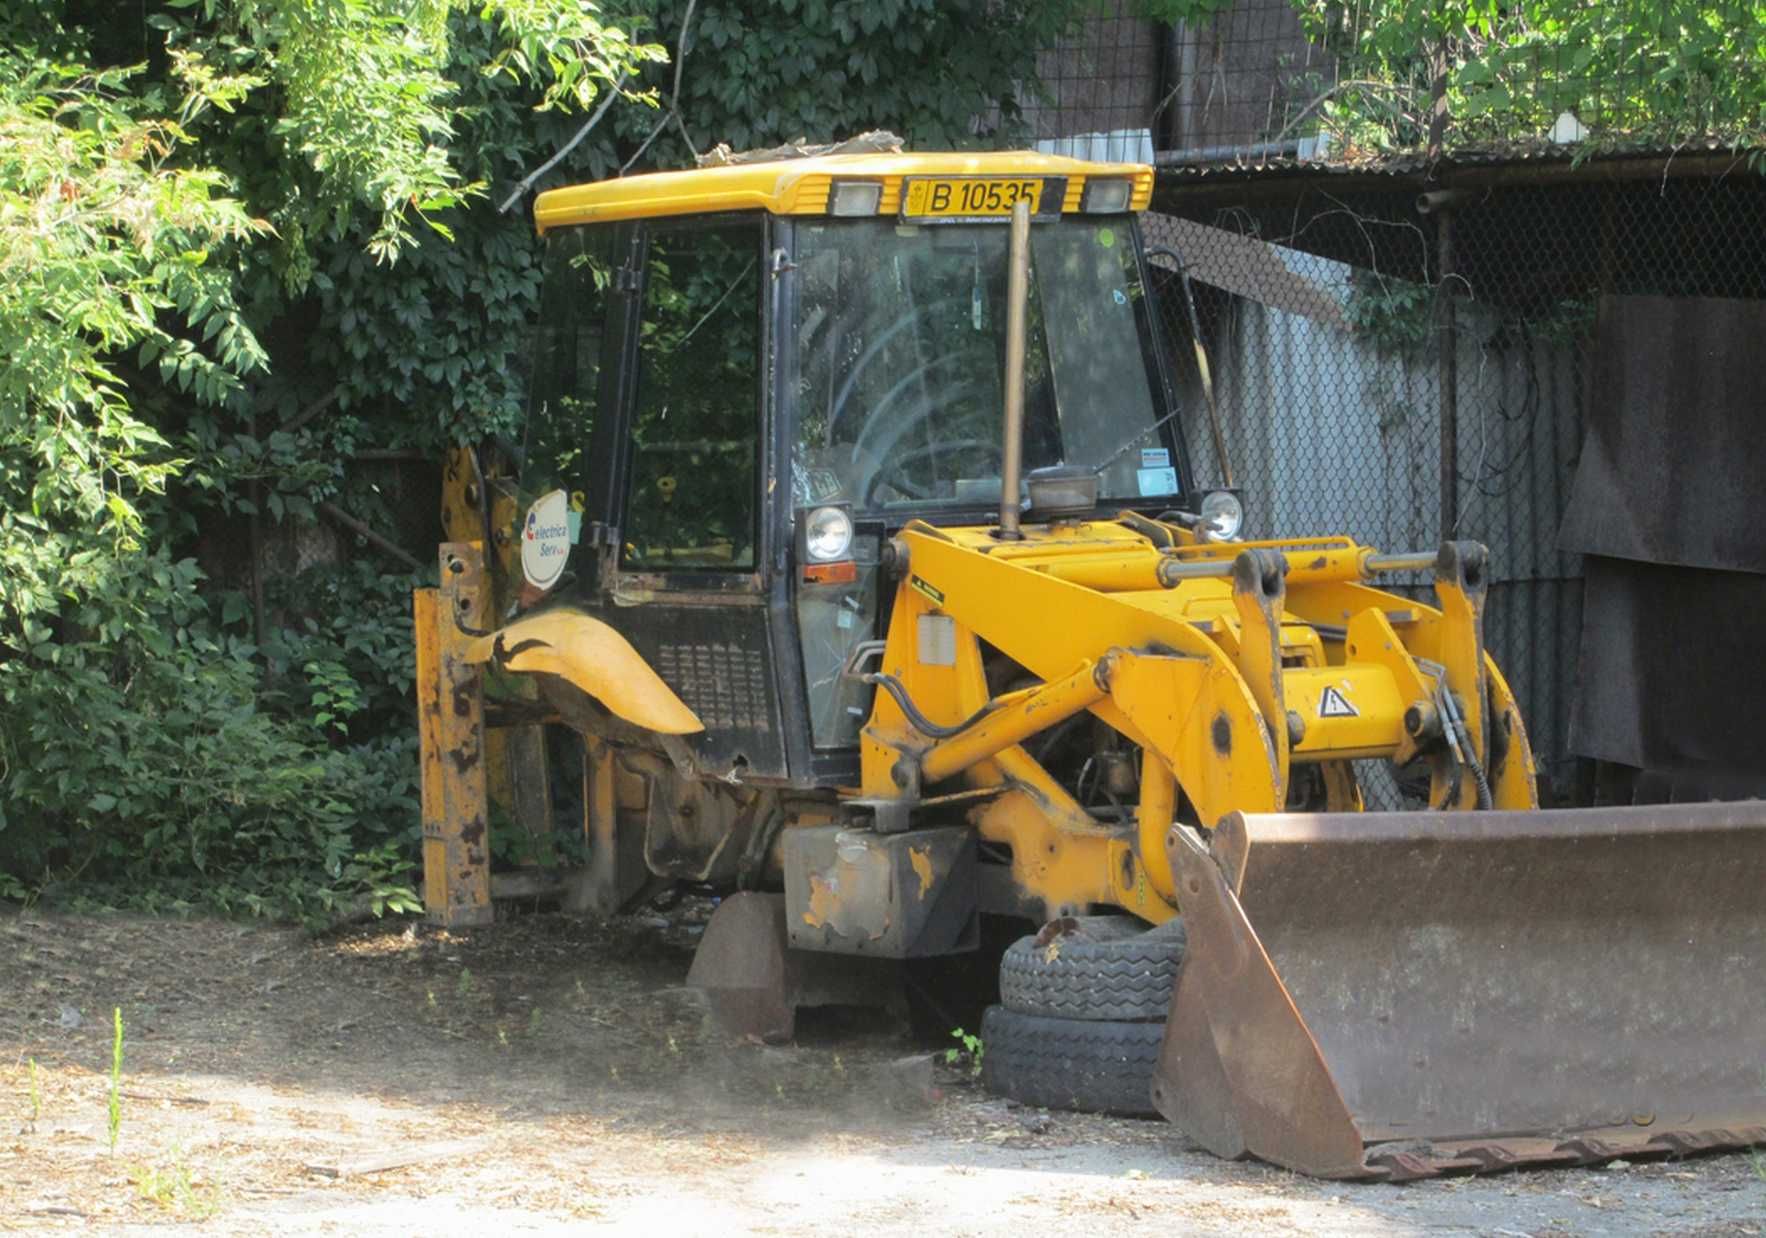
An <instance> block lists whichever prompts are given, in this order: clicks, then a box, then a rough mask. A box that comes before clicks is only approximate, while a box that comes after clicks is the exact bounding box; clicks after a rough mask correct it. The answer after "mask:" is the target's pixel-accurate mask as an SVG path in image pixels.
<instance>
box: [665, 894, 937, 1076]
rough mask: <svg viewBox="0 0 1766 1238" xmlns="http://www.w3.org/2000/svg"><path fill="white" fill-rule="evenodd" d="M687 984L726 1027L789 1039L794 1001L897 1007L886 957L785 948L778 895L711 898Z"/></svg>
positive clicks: (773, 1038)
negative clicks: (714, 907)
mask: <svg viewBox="0 0 1766 1238" xmlns="http://www.w3.org/2000/svg"><path fill="white" fill-rule="evenodd" d="M687 987H688V988H690V989H697V990H699V991H700V992H701V993H703V994H704V995H705V1000H706V1005H707V1007H708V1008H709V1010H710V1013H711V1017H712V1019H713V1021H714V1022H716V1024H717V1025H718V1027H719V1028H720V1029H721V1030H723V1031H724V1032H725V1033H726V1034H728V1035H731V1036H741V1037H752V1038H754V1039H757V1040H764V1041H768V1042H769V1043H776V1042H779V1041H786V1040H790V1039H791V1036H792V1034H793V1032H794V1031H795V1030H796V1026H797V1011H798V1009H799V1008H800V1007H804V1006H833V1005H851V1006H888V1007H891V1008H897V1009H904V1007H903V1006H902V999H901V993H900V983H899V977H898V975H897V974H896V972H895V971H894V970H893V965H892V964H890V963H888V962H886V961H884V960H875V959H854V958H850V957H843V956H839V955H830V954H813V953H810V952H808V951H804V950H792V949H790V948H788V947H787V945H786V935H785V896H784V895H782V894H760V893H754V892H751V891H744V892H742V893H738V894H732V895H730V896H729V897H728V898H726V899H724V900H723V901H722V902H721V903H719V904H718V908H717V910H716V911H715V912H713V913H712V917H711V922H710V923H709V924H707V925H706V926H705V936H704V937H702V938H701V939H700V941H699V949H698V950H697V951H695V952H694V954H693V966H692V967H691V968H690V969H689V970H688V972H687Z"/></svg>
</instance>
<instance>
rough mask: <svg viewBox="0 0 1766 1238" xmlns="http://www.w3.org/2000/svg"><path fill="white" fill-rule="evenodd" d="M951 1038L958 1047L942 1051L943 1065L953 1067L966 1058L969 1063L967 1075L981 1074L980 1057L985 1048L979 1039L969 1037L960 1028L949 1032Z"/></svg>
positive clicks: (969, 1035) (972, 1036) (977, 1037)
mask: <svg viewBox="0 0 1766 1238" xmlns="http://www.w3.org/2000/svg"><path fill="white" fill-rule="evenodd" d="M951 1036H952V1037H954V1038H955V1039H956V1041H957V1046H958V1047H956V1048H954V1049H946V1050H945V1051H944V1064H945V1065H946V1066H955V1065H956V1064H957V1063H958V1062H961V1061H962V1060H963V1059H964V1058H967V1059H968V1061H969V1073H970V1074H971V1075H979V1074H980V1073H981V1055H982V1054H983V1053H984V1052H986V1046H984V1045H983V1044H982V1043H981V1037H979V1036H975V1035H971V1034H970V1033H968V1032H965V1031H964V1030H963V1029H962V1028H960V1027H959V1028H953V1029H952V1030H951Z"/></svg>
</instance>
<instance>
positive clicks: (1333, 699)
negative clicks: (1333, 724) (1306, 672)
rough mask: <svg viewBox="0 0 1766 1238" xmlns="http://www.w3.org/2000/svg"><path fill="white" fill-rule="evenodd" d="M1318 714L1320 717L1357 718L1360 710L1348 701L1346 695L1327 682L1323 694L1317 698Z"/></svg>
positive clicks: (1359, 715)
mask: <svg viewBox="0 0 1766 1238" xmlns="http://www.w3.org/2000/svg"><path fill="white" fill-rule="evenodd" d="M1318 716H1319V717H1321V718H1359V717H1361V711H1360V710H1359V709H1357V708H1355V706H1353V705H1351V704H1350V703H1349V698H1348V697H1346V696H1344V695H1343V694H1342V693H1341V692H1339V691H1337V690H1336V689H1335V688H1333V687H1331V686H1330V685H1328V684H1327V685H1325V690H1324V695H1323V696H1321V697H1319V698H1318Z"/></svg>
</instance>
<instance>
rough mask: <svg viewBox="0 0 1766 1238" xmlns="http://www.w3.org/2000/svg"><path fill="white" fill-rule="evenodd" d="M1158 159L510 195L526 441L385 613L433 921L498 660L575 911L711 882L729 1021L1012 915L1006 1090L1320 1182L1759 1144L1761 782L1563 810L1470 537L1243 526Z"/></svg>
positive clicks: (884, 162) (959, 945) (458, 857)
mask: <svg viewBox="0 0 1766 1238" xmlns="http://www.w3.org/2000/svg"><path fill="white" fill-rule="evenodd" d="M1152 184H1153V174H1152V171H1151V169H1149V168H1147V167H1143V166H1136V165H1119V164H1106V163H1089V162H1080V161H1075V160H1070V159H1064V158H1058V157H1053V156H1044V155H1038V154H1030V153H993V154H901V153H892V152H888V151H882V152H878V151H870V152H866V153H834V154H823V155H814V156H810V157H803V158H795V159H775V160H771V161H762V162H752V163H743V162H737V163H733V164H730V165H727V166H719V167H706V168H700V169H697V170H691V171H681V172H666V173H657V174H651V175H642V176H634V177H629V178H626V179H621V180H613V181H606V182H601V183H596V184H588V185H582V186H577V187H572V188H565V189H558V190H553V191H551V192H548V193H545V194H542V195H541V196H540V197H539V199H538V200H537V203H536V206H535V219H536V222H537V225H538V228H539V230H540V231H541V233H542V234H543V235H544V238H545V251H544V252H545V257H544V270H543V276H544V280H545V284H544V292H543V311H542V313H543V318H542V321H541V323H540V326H539V349H538V353H537V356H536V359H535V370H534V374H533V390H532V399H531V405H530V412H529V424H528V427H527V431H526V438H525V442H524V443H522V444H520V445H519V446H517V445H515V444H505V445H504V446H503V447H502V448H501V449H499V450H494V451H493V450H486V451H484V452H481V453H470V454H468V455H464V456H462V457H460V458H459V459H457V460H456V461H455V462H454V465H453V469H454V474H455V477H454V480H455V485H454V487H453V489H452V490H451V491H450V495H451V497H450V500H449V509H448V512H447V516H448V521H449V527H450V529H451V530H452V533H451V537H452V538H453V540H451V541H450V542H449V543H448V544H447V545H446V546H444V547H443V550H442V561H443V566H444V572H443V584H442V587H441V590H440V592H439V594H434V595H431V596H429V597H428V598H420V599H419V603H420V604H419V629H420V630H419V636H420V646H421V648H422V651H423V663H422V668H421V669H420V676H421V678H422V684H421V686H422V688H423V691H424V695H425V729H424V737H425V778H424V784H425V793H426V795H425V803H426V810H425V816H426V826H425V829H426V843H425V847H426V854H425V860H426V897H427V899H428V901H429V903H430V906H431V909H432V910H433V911H435V912H436V914H438V915H441V916H443V917H444V918H445V917H447V916H449V915H450V914H464V912H463V910H462V909H465V910H471V909H472V908H475V907H476V908H478V909H479V910H482V909H483V908H484V907H485V906H486V895H485V889H486V888H487V887H486V886H485V884H484V883H485V881H486V878H485V877H484V872H485V870H486V869H487V867H488V865H487V864H486V850H485V848H486V840H485V832H486V817H485V816H484V812H483V809H482V803H481V801H482V797H483V794H484V790H483V788H484V785H485V784H484V781H483V779H484V777H485V775H484V773H483V766H484V764H485V762H484V761H482V760H481V757H483V756H484V755H485V753H486V751H487V750H488V746H492V745H493V741H492V740H487V739H486V738H485V734H484V730H483V717H482V710H483V709H484V708H485V706H484V705H483V704H482V701H481V698H480V696H479V695H478V693H479V686H478V685H479V682H480V679H483V680H484V681H485V682H488V683H489V684H490V685H491V689H490V700H491V704H490V707H489V708H490V709H491V712H492V713H493V714H502V715H506V716H509V717H513V718H516V719H517V720H521V719H525V720H527V721H528V722H530V723H531V722H533V721H536V720H546V721H552V722H562V723H565V724H568V726H569V727H570V728H573V729H574V730H575V731H576V732H578V733H580V735H581V736H582V738H583V742H584V746H585V749H586V752H587V754H588V755H587V758H586V760H585V776H584V779H583V781H582V801H583V808H584V820H585V822H586V825H585V846H586V848H587V852H588V866H587V870H586V871H587V873H588V876H587V878H586V881H587V882H588V886H587V893H586V894H583V895H582V897H581V899H580V900H579V901H580V903H581V905H584V906H589V907H594V908H598V909H601V910H608V911H610V910H615V909H617V908H618V907H620V906H622V905H625V904H627V903H629V902H630V901H631V900H632V899H634V898H638V897H641V896H642V895H643V893H644V892H645V891H646V890H648V889H653V888H654V884H655V883H656V882H659V881H662V882H684V883H690V884H692V885H695V886H697V887H700V888H706V889H710V890H713V891H716V892H718V893H720V894H721V895H723V896H724V897H723V899H722V902H721V904H720V905H719V907H718V909H717V912H716V914H715V915H714V917H713V919H712V921H711V923H710V925H709V926H708V928H707V931H706V935H705V940H704V943H703V945H702V947H701V949H700V952H699V954H698V956H697V958H696V959H695V962H694V966H693V972H692V976H691V978H690V983H692V984H694V985H696V986H697V987H700V988H702V989H703V990H704V991H705V992H706V994H707V997H708V999H709V1002H710V1005H711V1008H712V1010H713V1011H714V1013H716V1014H717V1015H718V1016H719V1017H720V1018H721V1019H722V1020H724V1022H725V1023H726V1024H728V1025H729V1026H731V1027H732V1028H734V1029H736V1030H740V1031H746V1032H749V1033H751V1034H755V1035H759V1036H763V1037H773V1036H789V1035H790V1034H791V1028H792V1019H793V1016H794V1011H795V1009H796V1008H797V1007H798V1006H800V1005H806V1004H811V1003H814V1002H818V1001H829V1000H853V999H854V998H855V996H862V993H863V991H864V990H865V989H866V987H867V986H872V985H876V984H881V983H884V982H886V978H887V975H888V969H890V968H891V967H893V966H895V965H896V961H898V960H904V959H917V958H926V957H932V956H940V955H948V954H953V953H957V952H962V951H965V950H972V949H974V948H975V947H976V944H977V941H978V936H979V933H978V926H979V924H980V921H981V917H983V916H984V915H986V916H994V915H998V916H1018V917H1021V918H1023V919H1024V920H1026V921H1028V922H1029V925H1030V927H1033V928H1035V927H1038V926H1040V928H1039V931H1038V932H1036V933H1035V934H1034V935H1033V936H1027V937H1026V938H1025V939H1024V940H1023V941H1021V942H1018V943H1016V944H1015V945H1014V946H1013V947H1012V949H1010V950H1008V951H1007V956H1006V959H1005V962H1004V963H1003V964H1002V973H1001V989H1002V994H1003V997H1004V1002H1003V1004H1002V1005H1001V1006H1000V1007H999V1008H998V1009H999V1013H998V1014H997V1016H996V1015H994V1014H992V1013H991V1012H990V1022H991V1027H990V1028H989V1031H988V1033H987V1049H986V1059H985V1060H986V1061H988V1062H990V1063H992V1062H997V1065H994V1066H991V1067H990V1071H991V1075H990V1079H991V1081H992V1082H993V1083H994V1084H995V1085H996V1086H998V1087H1000V1088H1001V1089H1002V1090H1004V1091H1006V1092H1007V1093H1008V1094H1012V1095H1018V1096H1020V1097H1023V1098H1029V1099H1032V1100H1038V1099H1052V1100H1053V1101H1054V1103H1061V1100H1062V1099H1063V1097H1065V1098H1066V1099H1068V1100H1071V1101H1073V1102H1074V1103H1078V1104H1080V1105H1082V1106H1085V1105H1087V1104H1089V1105H1090V1106H1091V1107H1098V1108H1117V1109H1124V1110H1128V1111H1134V1110H1135V1109H1136V1108H1137V1106H1138V1107H1139V1108H1142V1109H1149V1110H1150V1109H1154V1108H1156V1109H1157V1111H1158V1112H1160V1113H1163V1114H1164V1115H1165V1116H1166V1117H1167V1118H1169V1119H1170V1120H1171V1121H1172V1122H1174V1123H1176V1124H1177V1125H1178V1126H1179V1127H1180V1128H1181V1129H1182V1130H1183V1131H1184V1132H1185V1133H1186V1134H1188V1135H1189V1136H1190V1137H1191V1138H1193V1139H1195V1140H1197V1141H1199V1142H1200V1143H1201V1144H1203V1145H1205V1146H1206V1147H1208V1148H1210V1149H1212V1150H1214V1151H1215V1152H1218V1153H1220V1154H1222V1155H1225V1156H1242V1155H1256V1156H1259V1157H1262V1158H1265V1159H1268V1160H1270V1161H1274V1162H1277V1163H1279V1164H1282V1165H1286V1166H1290V1167H1292V1168H1294V1169H1298V1170H1301V1171H1304V1172H1306V1173H1310V1174H1319V1175H1327V1176H1336V1177H1367V1178H1382V1177H1383V1178H1408V1177H1417V1176H1426V1175H1429V1174H1434V1173H1440V1172H1448V1171H1476V1170H1488V1169H1496V1168H1503V1167H1507V1166H1512V1165H1516V1164H1563V1163H1576V1162H1587V1161H1592V1160H1599V1159H1603V1158H1611V1157H1615V1156H1627V1157H1631V1156H1647V1155H1652V1154H1655V1155H1678V1154H1685V1153H1689V1152H1692V1151H1697V1150H1702V1149H1708V1148H1717V1147H1735V1146H1743V1145H1747V1144H1750V1143H1766V1130H1763V1129H1762V1127H1763V1126H1766V1017H1763V1016H1766V914H1763V905H1766V812H1763V810H1762V808H1761V807H1760V806H1759V805H1757V804H1750V805H1708V806H1694V807H1674V808H1660V809H1642V808H1639V809H1623V810H1614V811H1605V810H1600V811H1597V810H1579V811H1561V810H1553V811H1541V810H1540V808H1539V805H1538V799H1537V794H1536V790H1535V781H1534V764H1533V757H1532V753H1531V750H1530V749H1529V746H1528V741H1527V732H1526V729H1525V727H1524V726H1523V723H1522V719H1521V716H1520V714H1519V712H1518V711H1517V709H1516V705H1515V698H1514V694H1513V693H1512V692H1511V691H1510V689H1509V686H1508V684H1507V683H1506V682H1505V681H1504V679H1503V676H1502V674H1501V672H1500V670H1499V669H1498V668H1497V667H1496V665H1495V664H1494V663H1493V662H1492V661H1491V659H1490V658H1489V657H1488V656H1487V654H1486V653H1485V650H1484V643H1483V634H1482V627H1483V612H1484V600H1485V591H1486V577H1487V565H1486V556H1485V552H1484V550H1483V549H1482V548H1481V547H1479V546H1477V545H1475V544H1472V543H1466V542H1448V543H1446V544H1444V545H1442V546H1440V547H1438V548H1435V549H1433V550H1426V551H1423V552H1420V553H1419V552H1410V553H1381V552H1380V551H1377V550H1374V549H1371V548H1369V547H1366V546H1361V545H1357V544H1356V543H1355V542H1353V541H1352V540H1350V539H1349V538H1346V537H1339V536H1330V535H1309V536H1305V537H1301V538H1298V539H1294V540H1283V541H1246V540H1241V526H1242V524H1243V521H1244V513H1243V510H1242V506H1241V502H1240V499H1239V497H1238V495H1237V494H1236V493H1234V492H1232V491H1230V490H1205V489H1202V488H1200V487H1199V486H1198V485H1197V483H1196V479H1195V478H1194V477H1193V474H1192V471H1191V469H1190V467H1189V463H1188V461H1187V459H1186V456H1185V450H1184V436H1183V434H1182V433H1180V432H1179V426H1178V425H1177V424H1176V422H1177V418H1178V416H1179V411H1178V409H1177V405H1176V400H1175V396H1174V384H1173V380H1172V374H1171V371H1170V369H1169V366H1168V362H1167V359H1166V357H1165V355H1164V351H1163V345H1162V343H1161V336H1160V331H1159V327H1158V322H1159V319H1158V315H1157V312H1156V309H1155V307H1154V306H1153V305H1152V303H1151V297H1150V294H1149V286H1148V285H1149V269H1150V268H1149V260H1148V255H1147V253H1146V252H1145V250H1144V248H1143V244H1142V241H1141V235H1140V231H1139V228H1138V225H1137V212H1139V211H1142V210H1144V209H1145V208H1146V206H1147V203H1148V200H1149V198H1150V195H1151V191H1152ZM1295 415H1296V416H1304V410H1296V413H1295ZM1398 573H1408V574H1410V575H1408V576H1406V577H1403V579H1415V574H1416V573H1427V574H1429V575H1430V576H1431V577H1432V581H1433V590H1434V593H1433V599H1432V602H1431V603H1430V604H1425V603H1424V602H1422V601H1419V600H1417V599H1416V598H1414V597H1411V596H1408V595H1404V594H1400V593H1398V592H1394V591H1392V590H1391V589H1390V588H1387V589H1382V588H1381V587H1380V586H1381V584H1382V582H1386V583H1388V584H1390V583H1391V582H1392V581H1393V580H1394V579H1396V576H1395V574H1398ZM507 747H508V751H504V752H503V753H502V754H501V755H500V756H499V757H498V761H497V763H496V764H497V768H498V770H500V771H501V772H500V773H498V772H496V771H493V774H492V777H493V779H496V778H501V779H502V780H503V781H504V782H506V783H510V782H512V783H515V784H521V783H523V782H527V783H532V782H533V781H534V780H535V779H543V778H544V775H543V773H537V774H536V773H535V772H534V770H535V769H536V768H537V767H538V766H543V762H539V763H538V765H536V762H535V761H534V760H532V759H530V758H524V757H522V756H521V755H520V754H519V753H517V752H515V751H514V749H515V748H516V747H518V745H516V744H515V743H514V742H513V741H510V743H509V744H508V745H507ZM493 755H494V754H493ZM530 755H531V754H530ZM1368 762H1387V763H1390V765H1391V766H1392V767H1394V768H1395V769H1397V770H1399V771H1401V772H1402V777H1403V780H1404V782H1405V785H1407V786H1409V787H1410V788H1412V790H1413V792H1414V795H1415V802H1416V808H1415V810H1414V811H1405V812H1392V813H1375V812H1365V811H1363V807H1364V806H1363V798H1362V790H1361V786H1360V784H1359V782H1358V769H1359V770H1366V769H1367V768H1369V767H1368V766H1367V765H1366V764H1365V763H1368ZM511 770H513V771H514V773H511V772H510V771H511ZM474 778H476V779H478V781H477V782H476V783H474V782H473V781H472V780H473V779H474ZM519 789H520V788H519V785H517V790H518V791H519ZM530 790H531V787H530ZM473 882H477V885H476V887H473V888H466V887H471V886H472V883H473ZM463 888H465V893H462V892H461V891H462V889H463ZM1174 977H1175V979H1174ZM1088 1055H1089V1056H1088Z"/></svg>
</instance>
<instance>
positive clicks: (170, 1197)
mask: <svg viewBox="0 0 1766 1238" xmlns="http://www.w3.org/2000/svg"><path fill="white" fill-rule="evenodd" d="M129 1180H130V1181H132V1182H133V1183H134V1184H135V1192H136V1194H138V1195H140V1196H141V1198H142V1199H145V1200H147V1201H148V1202H149V1203H154V1204H158V1205H159V1206H160V1207H161V1208H164V1209H165V1210H166V1211H167V1212H175V1213H178V1214H179V1215H180V1216H184V1217H188V1218H190V1219H192V1220H198V1221H201V1220H206V1219H207V1218H208V1217H211V1216H213V1215H214V1214H215V1212H216V1210H217V1209H218V1208H219V1207H220V1206H221V1192H220V1189H219V1188H218V1187H216V1186H215V1185H214V1184H213V1183H208V1184H203V1185H198V1183H197V1181H196V1175H195V1174H194V1173H192V1172H191V1169H190V1165H189V1163H188V1162H187V1161H185V1159H184V1154H183V1152H182V1151H181V1150H179V1149H177V1148H173V1149H172V1162H171V1164H169V1165H164V1166H159V1165H144V1166H143V1165H138V1166H135V1167H133V1168H131V1169H130V1170H129Z"/></svg>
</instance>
